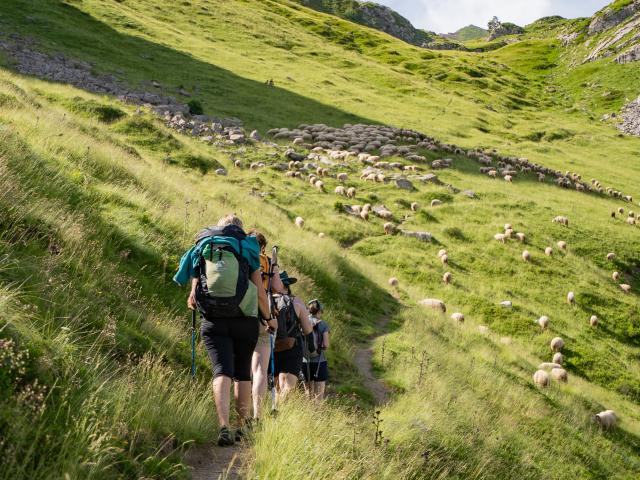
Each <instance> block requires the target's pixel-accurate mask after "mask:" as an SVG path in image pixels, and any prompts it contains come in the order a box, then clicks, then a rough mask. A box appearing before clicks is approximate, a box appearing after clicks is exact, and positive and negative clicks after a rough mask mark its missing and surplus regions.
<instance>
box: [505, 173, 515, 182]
mask: <svg viewBox="0 0 640 480" xmlns="http://www.w3.org/2000/svg"><path fill="white" fill-rule="evenodd" d="M504 181H505V182H509V183H512V182H513V177H512V176H511V175H505V176H504Z"/></svg>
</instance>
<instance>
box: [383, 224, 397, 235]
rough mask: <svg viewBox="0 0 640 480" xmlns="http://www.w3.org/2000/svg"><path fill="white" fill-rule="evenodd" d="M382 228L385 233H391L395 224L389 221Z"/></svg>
mask: <svg viewBox="0 0 640 480" xmlns="http://www.w3.org/2000/svg"><path fill="white" fill-rule="evenodd" d="M382 228H383V229H384V234H385V235H393V234H394V233H395V231H396V226H395V225H394V224H393V223H391V222H387V223H385V224H384V225H383V226H382Z"/></svg>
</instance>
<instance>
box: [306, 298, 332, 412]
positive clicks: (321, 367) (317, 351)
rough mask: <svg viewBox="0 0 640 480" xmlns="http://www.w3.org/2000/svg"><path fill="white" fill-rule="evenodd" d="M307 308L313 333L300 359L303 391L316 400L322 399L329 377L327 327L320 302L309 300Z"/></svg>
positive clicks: (307, 337) (308, 338) (307, 338)
mask: <svg viewBox="0 0 640 480" xmlns="http://www.w3.org/2000/svg"><path fill="white" fill-rule="evenodd" d="M307 306H308V307H309V320H310V321H311V325H312V327H313V331H312V332H311V333H310V334H309V335H307V336H306V337H305V338H306V344H305V355H304V358H303V359H302V362H303V366H302V374H303V376H304V382H305V385H304V389H305V392H306V393H307V395H309V396H310V397H311V398H315V399H316V400H322V399H323V398H324V389H325V385H326V382H327V378H328V377H329V368H328V365H327V358H326V357H325V354H324V352H325V350H327V349H328V348H329V333H330V332H331V330H330V329H329V325H328V324H327V322H325V321H324V320H322V313H323V310H324V308H323V306H322V304H321V303H320V300H317V299H316V300H311V301H310V302H309V303H308V304H307Z"/></svg>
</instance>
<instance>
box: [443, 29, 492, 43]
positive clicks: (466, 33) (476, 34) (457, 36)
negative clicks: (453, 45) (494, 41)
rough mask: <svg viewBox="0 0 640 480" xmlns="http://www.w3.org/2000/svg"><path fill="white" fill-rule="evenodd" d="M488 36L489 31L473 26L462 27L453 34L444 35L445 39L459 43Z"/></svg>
mask: <svg viewBox="0 0 640 480" xmlns="http://www.w3.org/2000/svg"><path fill="white" fill-rule="evenodd" d="M488 35H489V30H486V29H484V28H482V27H477V26H475V25H467V26H466V27H462V28H460V29H458V30H457V31H455V32H453V33H448V34H446V35H444V36H445V37H446V38H451V39H452V40H457V41H459V42H468V41H469V40H480V39H481V38H486V37H487V36H488Z"/></svg>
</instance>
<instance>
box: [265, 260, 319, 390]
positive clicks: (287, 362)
mask: <svg viewBox="0 0 640 480" xmlns="http://www.w3.org/2000/svg"><path fill="white" fill-rule="evenodd" d="M280 279H281V280H282V283H283V284H284V290H283V291H280V292H278V294H276V295H274V301H275V303H276V311H277V312H278V330H277V331H276V341H275V374H276V376H277V378H278V387H279V397H280V398H284V397H285V396H286V395H287V393H288V392H290V391H291V390H294V389H295V388H296V385H297V383H298V375H299V374H300V370H301V368H302V357H303V355H304V352H303V344H304V335H308V334H309V333H311V331H312V326H311V322H310V321H309V313H308V312H307V307H306V305H305V304H304V302H303V301H302V300H300V299H299V298H298V297H296V296H294V295H293V294H292V293H291V285H293V284H294V283H296V281H297V279H296V278H293V277H289V275H288V274H287V272H282V273H280Z"/></svg>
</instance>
